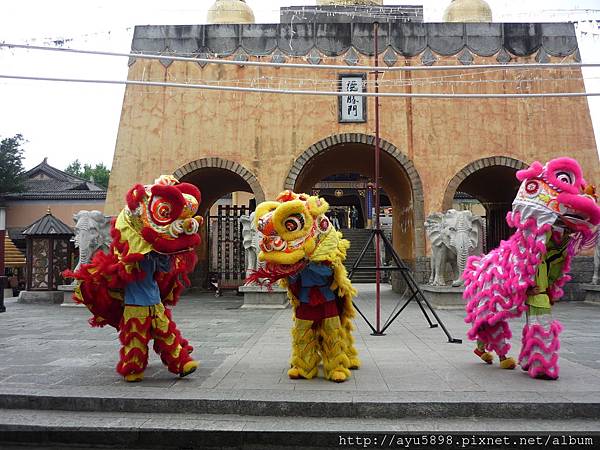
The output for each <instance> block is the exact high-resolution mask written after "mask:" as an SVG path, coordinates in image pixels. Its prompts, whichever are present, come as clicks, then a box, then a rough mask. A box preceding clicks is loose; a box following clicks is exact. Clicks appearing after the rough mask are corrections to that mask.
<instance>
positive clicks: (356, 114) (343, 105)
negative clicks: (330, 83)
mask: <svg viewBox="0 0 600 450" xmlns="http://www.w3.org/2000/svg"><path fill="white" fill-rule="evenodd" d="M366 78H367V75H366V74H360V73H358V74H357V73H353V74H341V75H340V76H339V82H338V86H339V90H340V92H348V95H341V96H339V97H338V105H339V117H338V120H339V122H341V123H356V122H366V121H367V98H366V97H362V96H357V95H352V93H353V92H364V91H365V80H366Z"/></svg>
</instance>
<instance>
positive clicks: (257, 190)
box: [173, 157, 265, 203]
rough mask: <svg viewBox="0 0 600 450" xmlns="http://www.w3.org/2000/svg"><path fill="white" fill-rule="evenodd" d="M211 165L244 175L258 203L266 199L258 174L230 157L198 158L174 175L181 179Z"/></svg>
mask: <svg viewBox="0 0 600 450" xmlns="http://www.w3.org/2000/svg"><path fill="white" fill-rule="evenodd" d="M211 167H212V168H217V169H224V170H228V171H230V172H233V173H235V174H237V175H239V176H240V177H242V178H243V179H244V181H246V182H247V183H248V185H249V186H250V189H252V192H253V193H254V197H255V198H256V203H260V202H264V201H265V193H264V191H263V188H262V186H261V185H260V183H259V181H258V178H256V176H255V175H254V174H253V173H252V172H250V171H249V170H248V169H246V168H245V167H244V166H242V165H241V164H239V163H236V162H235V161H231V160H228V159H223V158H219V157H211V158H201V159H197V160H196V161H192V162H190V163H187V164H186V165H184V166H182V167H180V168H179V169H177V170H176V171H175V172H174V173H173V175H174V176H175V177H176V178H177V179H181V178H183V177H184V176H186V175H188V174H191V173H192V172H195V171H197V170H201V169H204V168H211Z"/></svg>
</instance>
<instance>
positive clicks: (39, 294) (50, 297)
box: [17, 291, 64, 305]
mask: <svg viewBox="0 0 600 450" xmlns="http://www.w3.org/2000/svg"><path fill="white" fill-rule="evenodd" d="M63 296H64V294H63V293H62V292H61V291H21V292H20V293H19V299H18V300H17V302H19V303H42V304H43V303H47V304H48V303H49V304H54V305H59V304H61V303H62V302H63Z"/></svg>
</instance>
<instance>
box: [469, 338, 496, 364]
mask: <svg viewBox="0 0 600 450" xmlns="http://www.w3.org/2000/svg"><path fill="white" fill-rule="evenodd" d="M473 353H475V354H476V355H477V356H479V357H480V358H481V359H482V360H483V361H484V362H485V363H486V364H492V362H493V361H494V355H492V354H491V353H490V352H486V351H485V342H483V341H480V340H478V341H477V347H475V350H473Z"/></svg>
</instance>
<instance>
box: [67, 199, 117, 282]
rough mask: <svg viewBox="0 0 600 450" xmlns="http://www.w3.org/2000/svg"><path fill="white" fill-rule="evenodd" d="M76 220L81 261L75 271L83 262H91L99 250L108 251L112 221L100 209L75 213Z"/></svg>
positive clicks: (77, 245) (76, 243) (76, 238)
mask: <svg viewBox="0 0 600 450" xmlns="http://www.w3.org/2000/svg"><path fill="white" fill-rule="evenodd" d="M73 220H74V221H75V247H78V248H79V261H78V262H77V266H76V267H75V269H74V271H77V270H79V268H80V266H81V265H82V264H89V263H90V261H91V259H92V257H93V256H94V253H96V252H97V251H98V250H100V251H103V252H106V251H108V248H109V246H110V242H111V238H110V222H111V218H110V217H106V216H105V215H104V214H102V213H101V212H100V211H86V210H82V211H79V212H78V213H77V214H73Z"/></svg>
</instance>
